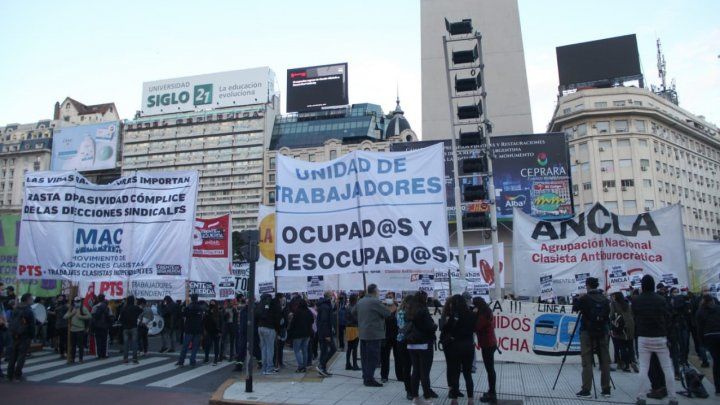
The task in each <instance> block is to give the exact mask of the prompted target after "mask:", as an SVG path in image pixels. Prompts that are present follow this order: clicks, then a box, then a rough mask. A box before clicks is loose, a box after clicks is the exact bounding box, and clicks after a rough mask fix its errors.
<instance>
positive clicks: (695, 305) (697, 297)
mask: <svg viewBox="0 0 720 405" xmlns="http://www.w3.org/2000/svg"><path fill="white" fill-rule="evenodd" d="M707 292H708V291H707V287H703V293H702V294H693V293H692V292H688V298H689V299H690V313H692V315H693V316H691V317H690V333H691V336H692V341H693V347H694V348H695V354H696V355H697V356H698V358H699V359H700V362H701V364H700V367H703V368H705V367H709V366H710V363H708V353H707V350H706V349H705V348H704V347H703V345H702V337H701V336H700V334H699V333H698V327H697V317H696V315H697V311H698V310H699V309H700V304H702V299H703V296H704V295H705V294H707Z"/></svg>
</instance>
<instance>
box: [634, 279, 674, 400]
mask: <svg viewBox="0 0 720 405" xmlns="http://www.w3.org/2000/svg"><path fill="white" fill-rule="evenodd" d="M640 285H641V286H642V293H641V294H640V295H638V296H636V297H635V299H633V301H632V310H633V316H634V317H635V334H636V335H637V336H638V356H639V363H640V384H639V387H638V394H637V403H638V404H641V405H644V404H645V399H643V398H642V396H643V395H645V388H646V386H647V383H648V381H649V379H648V378H647V375H648V369H649V367H650V356H651V355H652V354H653V353H655V354H656V355H657V357H658V360H659V361H660V365H661V366H662V370H663V373H664V374H665V387H666V389H667V393H668V395H669V396H670V401H669V403H670V404H671V405H672V404H675V405H677V403H678V402H677V399H676V397H675V381H674V378H673V377H674V374H673V366H672V360H671V359H670V352H669V351H668V345H667V335H668V322H669V317H670V313H669V311H668V307H667V304H666V301H665V299H664V298H662V297H661V296H659V295H657V294H655V280H654V279H653V278H652V276H651V275H649V274H646V275H645V276H643V278H642V280H641V281H640Z"/></svg>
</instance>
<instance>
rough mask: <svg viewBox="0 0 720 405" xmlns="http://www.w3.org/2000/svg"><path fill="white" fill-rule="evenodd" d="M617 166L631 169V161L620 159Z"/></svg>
mask: <svg viewBox="0 0 720 405" xmlns="http://www.w3.org/2000/svg"><path fill="white" fill-rule="evenodd" d="M618 166H620V168H623V167H632V159H620V160H618Z"/></svg>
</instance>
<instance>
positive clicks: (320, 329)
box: [317, 291, 337, 377]
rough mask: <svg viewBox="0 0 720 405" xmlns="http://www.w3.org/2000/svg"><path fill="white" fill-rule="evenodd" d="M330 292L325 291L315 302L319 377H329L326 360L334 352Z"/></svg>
mask: <svg viewBox="0 0 720 405" xmlns="http://www.w3.org/2000/svg"><path fill="white" fill-rule="evenodd" d="M331 297H332V293H331V292H329V291H326V292H325V294H324V296H323V298H321V299H319V300H318V302H317V311H318V314H317V333H318V343H319V344H320V359H319V360H318V374H320V376H321V377H330V376H331V375H332V374H330V373H328V371H327V362H328V360H330V358H331V357H332V356H333V354H335V352H336V351H337V348H336V347H335V339H334V334H333V320H332V318H333V310H332V304H331V303H330V298H331Z"/></svg>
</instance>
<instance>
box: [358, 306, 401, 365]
mask: <svg viewBox="0 0 720 405" xmlns="http://www.w3.org/2000/svg"><path fill="white" fill-rule="evenodd" d="M357 301H358V296H357V295H356V294H351V295H350V298H349V299H348V302H349V303H348V306H347V308H346V311H345V338H346V339H347V351H346V352H345V370H353V371H359V370H360V367H358V364H357V362H358V355H357V351H358V345H359V344H360V336H359V335H358V319H357V314H353V308H355V305H357ZM351 359H352V364H350V360H351ZM408 361H409V358H408Z"/></svg>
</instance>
